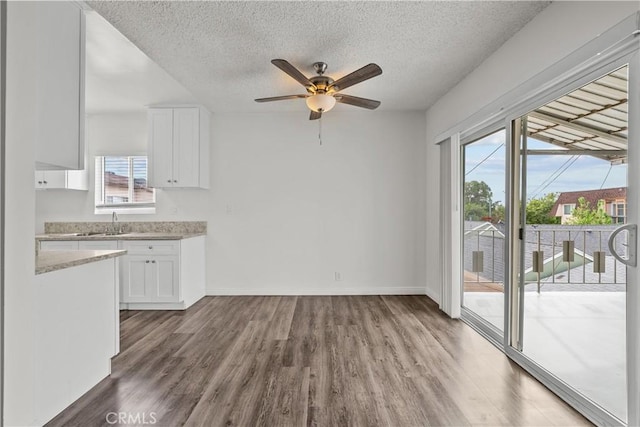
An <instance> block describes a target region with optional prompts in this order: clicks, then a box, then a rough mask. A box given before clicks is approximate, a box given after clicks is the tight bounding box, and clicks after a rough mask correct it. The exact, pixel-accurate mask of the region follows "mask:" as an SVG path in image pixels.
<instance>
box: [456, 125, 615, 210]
mask: <svg viewBox="0 0 640 427" xmlns="http://www.w3.org/2000/svg"><path fill="white" fill-rule="evenodd" d="M504 143H505V131H504V130H501V131H499V132H496V133H494V134H491V135H489V136H487V137H485V138H482V139H480V140H478V141H476V142H473V143H471V144H469V145H466V146H465V149H464V150H465V151H464V152H465V181H484V182H486V183H487V184H488V185H489V187H491V190H492V192H493V201H494V202H495V201H502V204H504V200H505V194H504V187H505V171H506V148H505V146H504ZM528 145H529V147H528V148H529V149H553V148H558V147H556V146H554V145H551V144H548V143H545V142H541V141H537V140H534V139H529V140H528ZM494 150H497V151H495V153H493V154H491V153H492V152H493V151H494ZM490 154H491V155H490ZM488 156H489V157H488ZM571 158H572V156H566V155H557V156H537V155H536V156H527V198H528V199H531V198H534V197H536V198H537V197H540V196H543V195H545V194H547V193H560V192H563V191H576V190H594V189H599V188H612V187H626V186H627V165H626V164H623V165H614V166H611V164H610V162H608V161H605V160H602V159H598V158H595V157H591V156H584V155H583V156H579V157H578V156H576V157H575V158H574V160H571ZM485 159H486V160H485ZM482 160H484V162H482ZM480 162H482V163H481V164H480V165H478V164H479V163H480ZM567 162H568V163H567ZM563 165H564V167H563ZM564 168H566V169H565V170H564V172H562V169H564ZM607 174H608V176H607Z"/></svg>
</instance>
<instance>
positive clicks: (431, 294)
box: [424, 286, 440, 305]
mask: <svg viewBox="0 0 640 427" xmlns="http://www.w3.org/2000/svg"><path fill="white" fill-rule="evenodd" d="M424 290H425V294H426V295H427V296H428V297H429V298H431V299H432V300H433V301H434V302H436V303H437V304H438V305H440V295H436V291H434V290H433V289H429V287H428V286H426V287H425V289H424Z"/></svg>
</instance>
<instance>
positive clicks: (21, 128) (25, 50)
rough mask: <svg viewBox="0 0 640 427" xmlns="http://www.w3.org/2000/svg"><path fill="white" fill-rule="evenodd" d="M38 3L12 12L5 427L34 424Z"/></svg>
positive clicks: (16, 5)
mask: <svg viewBox="0 0 640 427" xmlns="http://www.w3.org/2000/svg"><path fill="white" fill-rule="evenodd" d="M34 7H35V4H34V3H21V2H9V4H8V8H7V9H8V10H7V22H8V25H7V101H6V102H7V104H6V109H7V111H6V154H5V155H6V168H5V180H6V181H5V183H6V193H5V201H4V203H5V209H6V226H5V234H4V236H3V238H4V241H5V252H4V260H3V267H4V277H5V279H4V280H5V300H4V309H5V322H4V328H5V329H4V332H5V337H4V339H5V342H4V345H5V359H4V375H5V378H4V423H5V424H4V425H7V426H15V425H33V424H34V420H35V418H34V417H35V411H34V408H33V384H34V378H33V375H34V374H33V357H34V350H35V347H34V336H35V335H34V322H33V318H34V316H33V314H34V311H35V305H34V302H35V298H34V291H35V280H34V279H35V258H34V253H35V245H34V230H33V221H34V212H35V196H34V190H33V173H34V144H35V133H34V129H35V126H34V122H35V116H34V111H35V108H34V105H35V87H34V85H33V81H34V76H35V71H36V69H35V65H34V63H33V59H34V56H33V55H31V54H29V52H33V51H34V49H35V44H34V43H35V40H34V37H33V34H34V33H35V30H34V28H33V8H34Z"/></svg>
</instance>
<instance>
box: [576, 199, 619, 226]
mask: <svg viewBox="0 0 640 427" xmlns="http://www.w3.org/2000/svg"><path fill="white" fill-rule="evenodd" d="M604 207H605V203H604V200H598V205H597V206H596V207H595V208H593V209H592V208H591V207H590V206H589V202H587V201H586V199H585V198H584V197H580V198H579V199H578V206H576V207H575V209H573V211H571V218H569V219H568V220H567V222H568V223H569V224H573V225H598V224H611V223H612V222H613V221H612V220H611V217H610V216H609V215H607V213H606V212H605V209H604Z"/></svg>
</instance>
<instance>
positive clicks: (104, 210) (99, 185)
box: [94, 154, 156, 215]
mask: <svg viewBox="0 0 640 427" xmlns="http://www.w3.org/2000/svg"><path fill="white" fill-rule="evenodd" d="M116 157H119V158H127V163H128V165H127V166H128V180H129V181H128V186H127V198H128V199H129V200H133V199H134V198H133V194H134V191H135V177H134V174H133V169H134V159H136V158H145V159H146V161H147V178H146V179H147V183H148V182H149V163H148V162H149V158H148V156H147V155H140V154H123V155H119V154H96V155H95V157H94V167H95V174H94V177H95V185H94V191H95V194H94V214H96V215H101V214H104V215H111V214H112V213H113V212H115V213H118V214H155V213H156V189H155V188H153V187H147V188H150V189H152V190H153V193H152V194H153V202H151V203H149V202H133V201H130V202H123V203H106V201H105V198H106V197H105V194H104V193H105V189H104V186H105V180H104V164H105V160H106V159H107V158H116Z"/></svg>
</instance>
